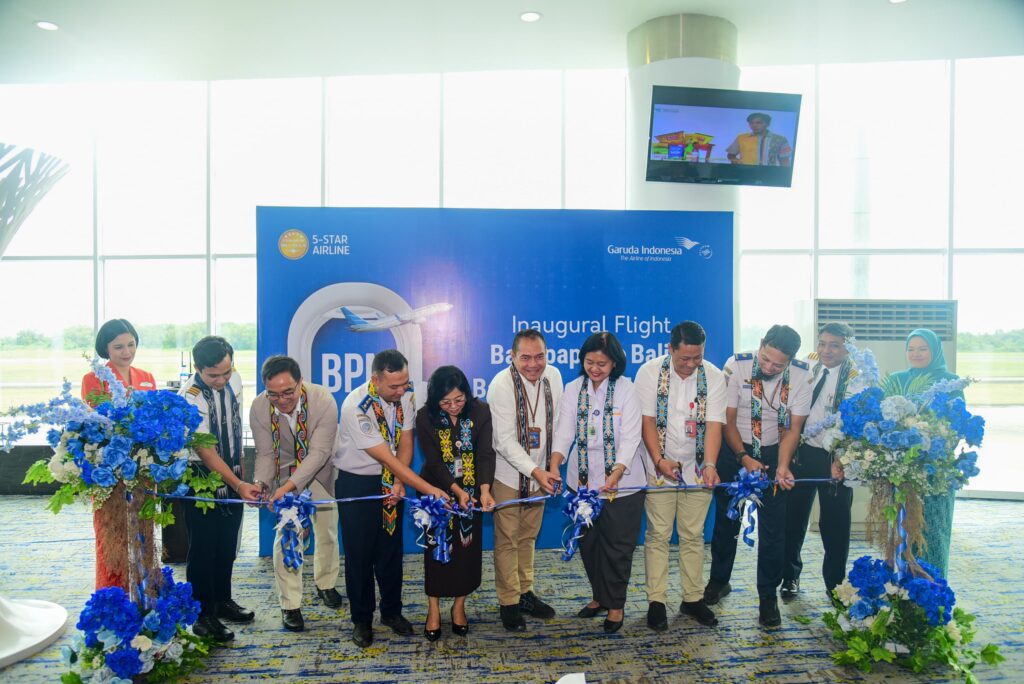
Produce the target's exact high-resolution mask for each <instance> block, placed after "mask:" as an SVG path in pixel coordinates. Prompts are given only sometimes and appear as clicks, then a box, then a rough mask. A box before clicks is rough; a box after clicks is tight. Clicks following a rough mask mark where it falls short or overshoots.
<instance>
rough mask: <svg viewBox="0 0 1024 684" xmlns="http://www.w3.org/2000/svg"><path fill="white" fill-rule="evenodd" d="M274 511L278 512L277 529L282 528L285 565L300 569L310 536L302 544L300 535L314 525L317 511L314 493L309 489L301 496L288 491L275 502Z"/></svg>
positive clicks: (291, 568)
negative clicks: (313, 497) (313, 517)
mask: <svg viewBox="0 0 1024 684" xmlns="http://www.w3.org/2000/svg"><path fill="white" fill-rule="evenodd" d="M274 511H275V512H276V513H277V529H279V530H281V554H282V555H283V559H282V560H283V562H284V566H285V567H286V568H288V569H289V570H299V569H300V568H301V567H302V554H303V553H304V552H305V550H306V548H308V546H309V538H308V537H307V539H306V541H305V543H303V544H300V543H299V535H300V534H301V532H302V531H303V530H309V529H310V528H312V527H313V522H312V520H310V517H311V516H312V515H313V514H314V513H315V512H316V505H315V504H314V503H313V501H312V495H311V494H310V492H309V490H308V489H307V490H306V491H304V492H302V494H300V495H299V496H295V494H294V493H293V492H288V493H287V494H285V495H284V496H282V497H281V498H280V499H278V500H277V501H275V502H274Z"/></svg>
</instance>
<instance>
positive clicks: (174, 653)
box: [167, 641, 184, 663]
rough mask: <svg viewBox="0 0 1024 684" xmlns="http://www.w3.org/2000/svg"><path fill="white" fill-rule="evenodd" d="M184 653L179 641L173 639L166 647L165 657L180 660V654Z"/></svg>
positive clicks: (175, 660)
mask: <svg viewBox="0 0 1024 684" xmlns="http://www.w3.org/2000/svg"><path fill="white" fill-rule="evenodd" d="M182 653H184V649H183V648H182V647H181V642H180V641H173V642H171V645H170V646H168V647H167V657H168V658H170V659H171V660H173V661H174V662H176V663H177V662H180V661H181V654H182Z"/></svg>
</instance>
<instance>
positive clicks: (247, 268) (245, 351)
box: [213, 259, 259, 422]
mask: <svg viewBox="0 0 1024 684" xmlns="http://www.w3.org/2000/svg"><path fill="white" fill-rule="evenodd" d="M213 277H214V286H213V317H214V319H213V320H214V324H213V329H214V333H215V334H217V335H220V336H221V337H223V338H224V339H226V340H227V341H228V342H230V343H231V346H232V347H233V348H234V350H235V369H236V370H237V371H238V372H239V373H240V374H241V376H242V384H243V385H244V386H245V395H244V399H245V406H244V408H245V412H244V414H243V416H244V418H243V420H244V421H245V422H248V420H249V418H248V416H249V408H248V407H249V405H251V404H252V400H253V399H254V398H255V397H256V379H257V376H258V375H259V368H258V364H257V361H256V286H255V285H256V260H255V259H217V260H216V261H214V265H213Z"/></svg>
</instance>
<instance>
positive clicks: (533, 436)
mask: <svg viewBox="0 0 1024 684" xmlns="http://www.w3.org/2000/svg"><path fill="white" fill-rule="evenodd" d="M527 434H528V437H527V439H528V440H529V442H528V443H529V445H530V448H531V449H540V428H537V427H531V428H529V429H528V430H527Z"/></svg>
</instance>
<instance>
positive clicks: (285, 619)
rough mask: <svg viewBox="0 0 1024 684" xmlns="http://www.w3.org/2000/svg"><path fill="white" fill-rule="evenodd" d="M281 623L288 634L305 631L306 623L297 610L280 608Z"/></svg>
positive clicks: (300, 612)
mask: <svg viewBox="0 0 1024 684" xmlns="http://www.w3.org/2000/svg"><path fill="white" fill-rule="evenodd" d="M281 623H282V624H284V628H285V629H287V630H288V631H290V632H301V631H302V630H304V629H306V623H305V622H304V621H303V620H302V611H301V610H299V609H298V608H292V609H290V610H289V609H287V608H282V609H281Z"/></svg>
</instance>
